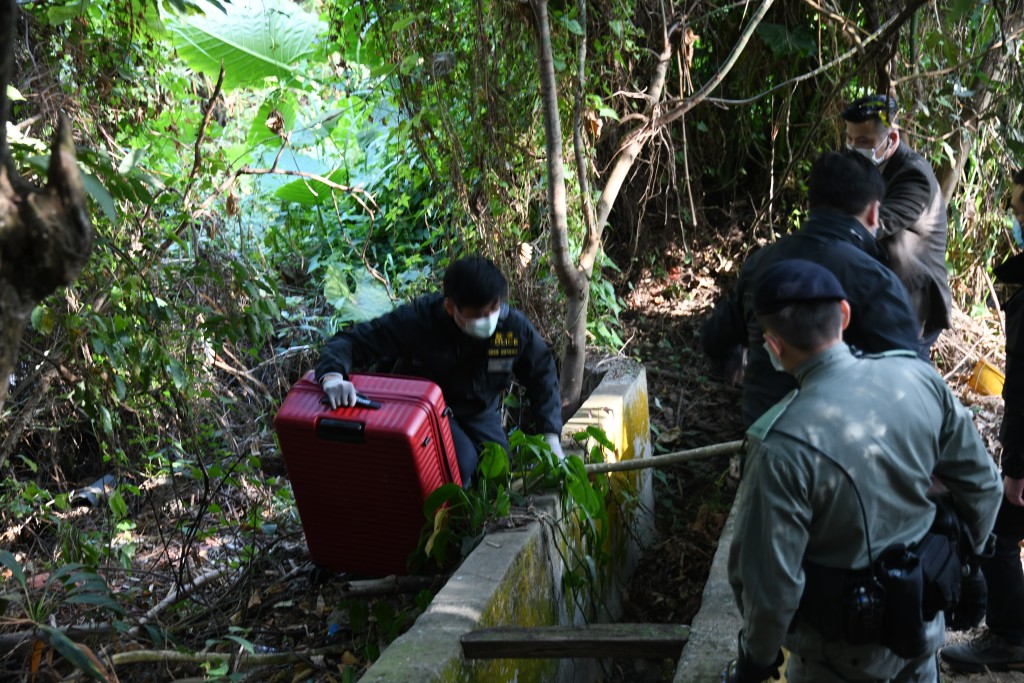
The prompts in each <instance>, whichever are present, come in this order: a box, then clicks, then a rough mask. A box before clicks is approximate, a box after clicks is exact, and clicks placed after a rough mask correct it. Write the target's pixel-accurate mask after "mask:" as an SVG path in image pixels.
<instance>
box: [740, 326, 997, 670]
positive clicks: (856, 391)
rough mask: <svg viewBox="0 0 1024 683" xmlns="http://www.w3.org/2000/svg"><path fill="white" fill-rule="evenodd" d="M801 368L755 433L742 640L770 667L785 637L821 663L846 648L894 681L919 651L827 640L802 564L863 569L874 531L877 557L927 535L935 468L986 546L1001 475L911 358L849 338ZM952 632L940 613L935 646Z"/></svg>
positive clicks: (748, 481) (745, 502)
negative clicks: (853, 343) (908, 655)
mask: <svg viewBox="0 0 1024 683" xmlns="http://www.w3.org/2000/svg"><path fill="white" fill-rule="evenodd" d="M794 374H795V375H796V378H797V380H798V381H799V383H800V389H798V390H796V391H794V392H793V393H791V394H790V395H789V396H787V397H786V399H784V400H783V401H781V402H780V403H779V404H777V405H776V406H775V407H774V408H772V409H771V410H769V411H768V413H766V414H765V415H764V416H763V417H762V418H761V419H759V420H758V421H757V422H755V423H754V425H753V426H752V427H751V428H750V430H749V431H748V432H747V435H748V438H749V448H748V454H747V464H746V467H747V471H746V472H745V473H744V475H743V481H742V484H741V486H740V491H739V503H738V505H739V509H738V511H737V526H736V534H735V537H734V539H733V542H732V546H731V548H730V554H729V580H730V584H731V585H732V588H733V592H734V593H735V596H736V601H737V604H738V605H739V608H740V612H741V614H742V615H743V633H742V635H741V637H742V638H743V645H744V648H745V649H746V651H747V653H748V654H749V656H750V657H751V659H753V661H755V662H758V663H766V662H770V661H772V660H773V659H774V657H775V654H776V652H777V651H778V649H779V647H780V646H782V645H783V643H784V641H785V644H786V646H787V648H788V649H790V650H791V651H794V652H797V653H799V654H802V655H804V656H806V657H809V658H812V659H815V660H821V659H822V658H826V659H827V658H828V657H832V656H840V655H839V653H841V654H842V656H843V657H846V658H849V659H850V660H851V661H852V662H853V666H854V667H856V668H860V670H861V671H863V673H864V674H865V675H866V676H868V677H871V678H879V679H887V678H890V677H891V676H893V675H895V673H896V672H898V671H899V670H900V669H901V668H902V667H903V666H904V665H905V663H906V660H903V659H901V658H900V657H898V656H897V655H895V654H894V653H892V652H891V651H890V650H888V649H886V648H884V647H882V646H881V645H868V646H860V647H857V648H853V647H850V646H849V645H847V644H837V643H834V642H833V643H831V644H830V643H826V642H825V641H824V639H823V638H822V637H821V635H820V633H818V632H817V631H816V630H815V629H813V627H811V626H810V625H809V624H806V623H803V624H802V623H800V620H799V619H796V621H794V617H795V616H796V612H797V607H798V605H799V603H800V598H801V595H802V594H803V588H804V571H803V562H804V561H805V560H807V561H811V562H814V563H816V564H819V565H823V566H826V567H834V568H841V569H861V568H865V567H867V566H868V565H869V555H868V542H869V540H870V544H871V558H877V557H878V554H879V553H880V552H881V551H882V549H883V548H885V547H886V546H888V545H890V544H892V543H905V544H910V543H913V542H915V541H917V540H919V539H920V538H921V537H922V536H924V534H925V533H926V532H927V531H928V529H929V527H930V526H931V523H932V519H933V517H934V515H935V508H934V505H933V504H932V502H931V501H930V500H929V498H928V497H927V495H926V494H927V492H928V490H929V488H930V487H931V485H932V475H933V474H934V475H935V476H936V478H937V479H939V480H940V481H941V482H942V483H943V484H944V485H945V486H946V487H947V488H948V489H949V490H950V492H951V493H952V496H953V500H954V504H955V505H956V508H957V511H958V513H959V514H960V515H961V517H962V518H963V519H964V520H965V521H966V523H967V524H968V526H969V527H970V529H971V532H972V537H973V538H974V539H975V540H976V542H977V543H978V544H979V546H980V544H983V543H984V541H985V539H986V538H987V537H988V534H989V532H990V531H991V530H992V525H993V523H994V522H995V516H996V512H997V510H998V509H999V504H1000V499H1001V495H1002V487H1001V484H1000V480H999V477H998V474H997V472H996V468H995V466H994V463H993V462H992V458H991V456H990V455H989V454H988V452H987V451H986V449H985V446H984V444H983V443H982V441H981V438H980V436H979V435H978V432H977V430H976V428H975V427H974V424H973V422H972V421H971V418H970V415H969V413H968V412H967V410H966V409H965V408H964V407H963V406H962V405H961V404H960V402H959V401H958V400H957V399H956V397H955V396H954V395H953V394H952V392H950V390H949V388H948V387H947V386H946V384H945V382H943V380H942V378H941V377H940V376H939V375H938V374H937V373H936V371H935V369H934V368H933V367H932V366H931V365H930V364H928V363H925V362H923V361H921V360H919V359H917V358H916V357H913V355H912V354H909V353H904V352H893V353H892V354H882V355H878V356H866V357H863V358H857V357H855V356H853V355H852V354H851V353H850V351H849V348H848V347H847V346H846V345H845V344H843V343H839V344H837V345H835V346H833V347H831V348H830V349H828V350H826V351H824V352H823V353H821V354H818V355H817V356H815V357H814V358H812V359H810V360H809V361H807V362H806V363H804V364H803V365H802V366H800V367H799V368H797V370H796V371H795V372H794ZM826 456H828V457H826ZM829 458H831V459H833V460H835V461H836V462H832V461H831V460H830V459H829ZM836 463H838V465H841V466H842V468H843V469H845V470H846V471H847V472H848V473H849V478H848V477H847V475H846V474H844V473H843V472H842V471H841V470H840V467H839V466H838V465H837V464H836ZM851 478H852V480H853V481H854V482H856V487H854V486H853V485H852V484H851V481H850V480H851ZM858 496H859V499H860V502H858ZM866 531H867V533H866ZM977 550H979V551H980V547H979V548H977ZM840 608H841V606H840V605H837V606H836V609H840ZM791 623H792V624H793V626H794V629H793V630H792V632H790V633H789V634H788V636H787V631H788V630H789V628H790V625H791ZM943 632H944V627H943V619H942V616H941V614H940V616H938V617H936V619H935V620H934V622H933V623H932V624H930V625H929V628H928V629H927V636H928V639H929V645H930V646H932V647H933V648H934V649H937V648H938V647H939V646H940V645H941V644H942V638H943ZM830 653H832V654H830ZM846 664H847V665H849V662H847V663H846ZM843 668H844V669H848V668H849V666H844V667H843Z"/></svg>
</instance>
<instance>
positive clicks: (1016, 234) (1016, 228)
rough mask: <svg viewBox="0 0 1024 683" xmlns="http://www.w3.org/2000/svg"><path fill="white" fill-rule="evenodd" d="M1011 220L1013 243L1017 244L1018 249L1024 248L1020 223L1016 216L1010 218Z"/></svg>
mask: <svg viewBox="0 0 1024 683" xmlns="http://www.w3.org/2000/svg"><path fill="white" fill-rule="evenodd" d="M1010 220H1012V221H1013V228H1012V230H1013V241H1014V242H1016V243H1017V246H1018V247H1021V248H1024V235H1022V234H1021V231H1020V221H1018V220H1017V217H1016V216H1010Z"/></svg>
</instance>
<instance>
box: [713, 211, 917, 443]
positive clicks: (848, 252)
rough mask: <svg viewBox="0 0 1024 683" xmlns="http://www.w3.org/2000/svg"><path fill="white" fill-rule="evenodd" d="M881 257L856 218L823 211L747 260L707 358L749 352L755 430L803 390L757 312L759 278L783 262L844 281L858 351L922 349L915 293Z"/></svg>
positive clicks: (746, 403) (748, 397)
mask: <svg viewBox="0 0 1024 683" xmlns="http://www.w3.org/2000/svg"><path fill="white" fill-rule="evenodd" d="M876 252H877V246H876V244H875V240H874V238H873V237H872V236H871V233H869V232H868V231H867V230H866V229H865V228H864V226H863V225H861V223H860V221H858V220H857V219H856V218H853V217H851V216H848V215H845V214H842V213H838V212H835V211H830V210H825V209H815V210H813V211H812V212H811V214H810V217H809V219H808V220H807V222H806V223H805V225H804V227H803V228H802V229H801V230H800V231H799V232H796V233H793V234H791V235H786V236H785V237H783V238H782V239H780V240H779V241H778V242H776V243H775V244H772V245H769V246H767V247H764V248H763V249H761V250H760V251H758V252H755V253H754V254H752V255H751V256H749V257H748V258H747V260H746V261H745V262H744V264H743V267H742V268H741V269H740V276H739V280H738V281H737V282H736V286H735V287H734V288H733V289H732V291H730V292H729V294H728V295H727V296H726V298H725V299H723V300H721V301H719V302H718V304H717V305H716V306H715V308H714V310H713V311H712V312H711V317H710V318H709V319H708V320H707V321H706V322H705V323H704V326H703V327H702V328H701V345H702V347H703V349H704V353H705V354H706V355H707V356H708V357H709V358H710V359H711V360H712V362H714V363H716V364H719V365H722V364H724V362H725V361H726V359H727V358H728V357H729V356H730V354H733V353H734V352H735V349H736V347H737V346H738V345H744V346H746V347H747V359H748V360H747V367H746V371H745V372H744V375H743V416H744V419H745V420H746V423H747V424H750V423H752V422H753V421H754V420H756V419H757V418H758V417H760V416H761V414H762V413H764V411H766V410H767V409H768V408H770V407H771V406H772V405H774V404H775V403H777V402H778V401H779V400H780V399H782V397H784V396H785V395H786V394H787V393H789V392H790V391H791V390H792V389H796V388H797V383H796V380H795V379H794V378H793V376H792V375H790V374H788V373H785V372H777V371H776V370H775V369H774V368H772V366H771V361H769V360H768V353H767V352H766V351H765V350H764V347H763V342H764V338H763V336H762V335H763V331H762V330H761V326H760V325H758V323H757V319H756V317H755V316H754V310H753V303H752V301H753V294H754V287H755V285H756V282H757V278H758V276H759V275H760V273H761V272H763V271H764V269H765V268H767V267H768V266H770V265H771V264H773V263H775V262H776V261H781V260H783V259H793V258H799V259H806V260H808V261H814V262H815V263H818V264H820V265H822V266H824V267H825V268H828V269H829V270H830V271H831V272H832V273H833V274H834V275H835V276H836V278H837V279H838V280H839V282H840V283H841V284H842V285H843V291H845V292H846V299H847V301H848V302H849V304H850V311H851V314H850V325H849V327H847V328H846V331H845V332H844V333H843V340H844V341H845V342H846V343H847V344H849V345H850V346H851V347H855V348H856V349H858V350H859V351H863V352H866V353H879V352H881V351H889V350H892V349H908V350H915V349H916V348H917V343H918V325H917V317H916V316H915V315H914V311H913V309H912V308H911V306H910V301H909V299H908V298H907V290H906V289H905V288H904V287H903V285H902V284H900V281H899V279H898V278H897V277H896V276H895V274H894V273H893V272H892V271H891V270H889V269H888V268H886V267H885V266H884V265H882V264H881V263H880V262H879V261H878V260H877V259H875V258H874V257H873V255H874V254H875V253H876Z"/></svg>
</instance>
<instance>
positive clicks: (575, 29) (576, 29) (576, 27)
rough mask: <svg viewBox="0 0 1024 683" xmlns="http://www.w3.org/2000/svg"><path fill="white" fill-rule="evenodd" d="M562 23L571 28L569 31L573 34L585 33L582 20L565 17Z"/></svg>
mask: <svg viewBox="0 0 1024 683" xmlns="http://www.w3.org/2000/svg"><path fill="white" fill-rule="evenodd" d="M562 25H564V26H565V27H566V28H567V29H569V33H572V34H573V35H577V36H582V35H584V31H583V27H582V26H580V22H578V21H576V20H575V19H563V20H562Z"/></svg>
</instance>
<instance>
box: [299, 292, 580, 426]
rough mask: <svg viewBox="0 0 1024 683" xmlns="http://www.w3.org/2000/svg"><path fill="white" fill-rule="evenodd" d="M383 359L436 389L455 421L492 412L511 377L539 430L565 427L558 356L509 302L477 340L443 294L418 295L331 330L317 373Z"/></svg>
mask: <svg viewBox="0 0 1024 683" xmlns="http://www.w3.org/2000/svg"><path fill="white" fill-rule="evenodd" d="M384 358H394V359H397V361H398V363H397V365H396V367H395V372H397V373H399V374H405V375H414V376H416V377H424V378H426V379H429V380H431V381H432V382H434V383H435V384H437V385H438V386H439V387H441V392H442V393H443V394H444V400H445V402H446V403H447V404H448V407H449V408H451V410H452V414H453V415H454V416H455V418H456V419H459V418H466V419H469V418H475V417H477V416H479V415H482V414H484V413H487V412H494V411H497V410H498V401H499V400H500V398H501V393H502V391H504V390H505V389H507V388H508V387H509V385H510V384H511V382H512V375H513V374H514V375H515V376H516V378H517V379H518V380H519V381H520V382H522V383H523V385H524V386H525V388H526V395H527V398H528V400H529V401H530V408H531V410H532V412H533V415H534V423H535V424H534V427H535V429H536V430H537V432H538V433H542V434H546V433H554V434H558V433H559V432H560V431H561V429H562V402H561V398H560V395H559V393H558V376H557V373H556V371H555V361H554V359H553V358H552V357H551V352H550V351H549V350H548V347H547V345H546V344H545V343H544V340H543V339H541V337H540V335H539V334H537V330H536V329H534V327H533V325H531V324H530V321H529V320H527V319H526V316H524V315H523V314H522V313H521V312H520V311H518V310H516V309H514V308H511V307H509V306H508V305H507V304H502V312H501V315H500V317H499V319H498V328H497V330H496V331H495V333H494V335H492V336H491V338H490V339H474V338H473V337H470V336H469V335H467V334H466V333H464V332H463V331H462V330H460V329H459V328H458V326H457V325H456V324H455V321H454V320H452V317H451V316H450V315H448V314H447V313H446V312H445V310H444V297H443V296H442V295H441V294H428V295H426V296H421V297H419V298H417V299H414V300H412V301H411V302H409V303H407V304H404V305H402V306H399V307H398V308H396V309H395V310H393V311H391V312H390V313H386V314H385V315H382V316H381V317H379V318H376V319H374V320H370V321H368V322H364V323H359V324H358V325H355V326H353V327H352V328H350V329H348V330H345V331H343V332H339V333H338V334H336V335H334V336H333V337H332V338H331V339H330V340H329V341H328V342H327V344H326V345H325V346H324V349H323V352H322V353H321V355H320V360H319V362H318V363H317V365H316V377H317V379H318V380H319V379H320V378H321V377H323V376H324V375H325V374H326V373H328V372H340V373H342V374H343V375H345V376H346V377H347V376H348V375H349V373H350V372H351V371H352V369H353V368H366V367H369V366H370V365H371V364H373V363H375V362H377V361H379V360H381V359H384Z"/></svg>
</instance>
